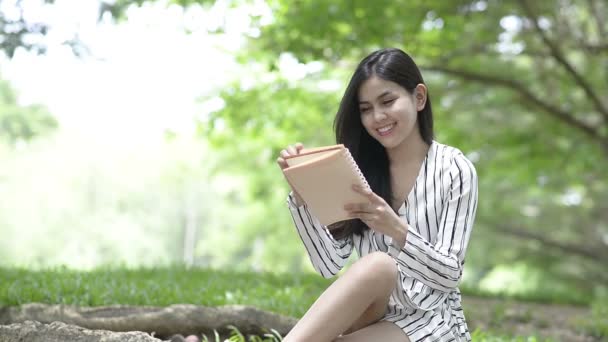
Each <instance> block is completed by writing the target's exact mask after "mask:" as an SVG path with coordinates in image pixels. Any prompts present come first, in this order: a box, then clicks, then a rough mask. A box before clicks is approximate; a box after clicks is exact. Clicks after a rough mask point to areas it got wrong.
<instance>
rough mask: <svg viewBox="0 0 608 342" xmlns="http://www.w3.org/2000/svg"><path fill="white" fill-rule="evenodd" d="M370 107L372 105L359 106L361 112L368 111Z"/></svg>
mask: <svg viewBox="0 0 608 342" xmlns="http://www.w3.org/2000/svg"><path fill="white" fill-rule="evenodd" d="M370 108H371V107H359V111H360V112H361V114H363V113H367V111H369V110H370Z"/></svg>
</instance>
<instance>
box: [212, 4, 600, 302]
mask: <svg viewBox="0 0 608 342" xmlns="http://www.w3.org/2000/svg"><path fill="white" fill-rule="evenodd" d="M593 3H594V5H590V4H591V2H585V1H573V2H571V3H569V4H568V5H566V4H564V3H563V2H560V1H546V2H542V4H541V3H538V2H535V3H534V4H532V2H530V1H519V2H515V1H485V2H478V1H452V2H445V1H431V2H428V1H426V2H424V3H422V2H418V1H381V2H369V1H354V2H353V1H329V0H318V1H299V2H296V3H294V2H290V1H281V0H274V1H269V2H268V5H269V6H270V8H271V9H272V13H273V19H272V22H271V23H270V24H267V25H266V24H260V23H258V24H257V25H258V27H259V29H260V32H261V34H260V35H259V37H253V38H251V39H250V41H249V45H248V46H247V49H243V50H242V51H243V54H242V56H240V60H241V61H242V63H244V64H245V65H248V66H250V69H251V70H257V74H256V75H255V76H254V77H256V76H257V77H256V78H254V79H256V80H257V81H256V82H250V81H249V82H243V83H242V84H241V86H238V85H237V86H234V87H232V88H230V89H229V90H227V91H225V92H223V93H222V94H220V96H221V97H222V99H223V100H224V102H225V107H224V108H223V109H221V110H219V111H217V112H216V113H213V114H212V116H211V117H210V120H209V121H207V122H204V123H203V126H204V127H206V128H207V129H203V130H201V133H202V136H203V137H204V138H205V139H209V140H210V141H213V142H214V145H213V147H214V148H215V149H216V150H217V151H221V153H223V154H226V155H228V156H237V158H235V160H233V161H232V162H231V163H230V165H231V166H230V169H235V168H236V169H240V170H241V172H242V174H244V175H246V177H247V178H246V179H247V184H248V190H246V191H247V192H248V193H249V196H247V197H246V203H247V204H246V206H250V207H255V208H257V209H256V210H261V212H260V213H259V217H263V218H264V219H263V220H260V221H259V226H257V225H256V220H251V221H248V223H247V227H243V228H242V229H241V228H239V229H238V231H240V232H243V231H251V232H253V231H256V232H264V233H262V236H264V239H273V238H274V237H278V236H281V237H282V238H285V239H286V238H287V236H286V235H283V234H285V231H286V230H285V228H284V226H285V225H289V222H288V221H287V220H284V219H281V218H277V215H275V214H274V213H276V212H277V211H278V210H284V209H281V208H284V207H282V205H283V199H282V197H283V196H284V195H283V196H278V195H276V192H279V193H285V191H286V186H285V184H284V182H283V181H282V179H280V178H281V177H280V176H279V174H278V172H276V169H275V171H272V168H274V159H275V158H276V156H277V154H278V150H279V149H280V148H281V147H283V146H285V145H286V144H288V143H292V142H295V141H303V142H304V143H306V144H308V145H309V146H310V145H321V144H326V143H330V142H331V141H332V139H331V136H332V132H331V119H332V117H333V114H334V113H335V112H336V110H337V106H338V102H339V98H340V94H341V92H342V90H343V89H344V88H345V85H346V81H347V79H348V76H349V73H350V72H352V70H353V69H354V66H355V65H356V63H357V61H358V60H359V59H360V58H361V57H363V56H364V55H365V54H367V53H368V52H369V51H371V50H373V49H375V48H378V47H385V46H398V47H403V48H404V49H405V50H406V51H407V52H409V53H410V54H411V55H412V56H413V57H414V59H415V60H416V61H417V63H418V64H419V65H420V66H421V67H422V69H423V72H424V75H425V79H426V81H427V83H428V84H429V88H430V94H431V99H432V101H433V107H434V112H435V113H434V114H435V118H436V119H435V121H436V136H437V140H438V141H439V142H443V143H447V144H450V145H454V146H457V147H459V148H460V149H461V150H462V151H463V152H465V153H466V154H467V155H469V156H470V157H471V159H472V160H473V161H474V162H475V165H476V168H477V170H478V174H479V179H480V192H479V193H480V204H479V209H478V214H477V220H476V227H475V231H474V232H473V238H472V240H471V244H470V248H469V250H468V254H467V265H468V266H467V267H468V268H467V272H471V273H472V274H473V275H472V276H471V277H469V280H468V281H469V282H471V283H474V284H479V283H481V281H482V280H483V279H484V278H485V277H486V276H488V275H489V274H490V272H491V271H492V269H493V268H495V267H496V266H497V265H507V267H510V266H512V265H518V264H522V263H523V264H526V265H527V267H528V269H529V270H528V271H527V272H528V273H529V274H537V273H542V275H541V276H535V277H533V278H531V279H536V280H537V281H536V286H538V287H542V288H544V287H545V284H546V282H543V280H546V279H550V280H551V282H552V284H558V285H556V287H558V288H556V289H555V290H554V289H552V290H550V291H549V292H551V293H558V292H560V293H561V292H564V288H571V287H574V286H576V287H585V288H586V289H587V290H588V292H587V293H590V292H592V291H593V288H594V287H595V286H596V285H597V284H599V283H608V278H607V277H606V276H605V274H603V273H602V272H598V270H599V269H601V268H602V265H604V264H605V263H606V260H608V254H606V250H607V249H606V248H605V243H604V242H603V241H604V238H603V237H604V236H605V235H606V234H608V226H606V224H605V222H606V216H605V213H606V207H605V205H604V204H603V203H606V202H607V201H608V198H607V197H606V196H607V194H608V191H606V190H608V179H607V178H606V173H605V170H606V169H607V168H608V158H606V157H607V156H608V119H607V118H608V109H606V107H605V104H602V103H599V102H598V101H595V99H596V98H598V97H599V96H600V95H599V94H601V89H603V88H605V79H606V70H608V69H606V67H605V66H606V65H605V60H606V51H607V50H605V49H585V48H584V46H587V45H590V44H591V45H596V43H597V42H600V41H603V39H605V38H603V37H601V32H603V31H606V30H608V28H607V27H606V22H604V21H602V20H600V19H601V18H602V15H598V16H595V15H594V13H596V12H599V13H606V12H607V11H608V9H607V8H606V6H605V5H603V4H600V3H599V2H593ZM528 4H529V6H528ZM592 6H596V8H592ZM565 7H568V9H567V10H565ZM566 13H577V15H576V16H570V15H568V14H566ZM538 18H542V19H538ZM598 18H599V19H598ZM537 19H538V20H537ZM543 20H544V22H543ZM534 22H539V23H540V24H539V25H541V26H539V27H540V29H537V28H536V27H535V26H534V25H533V23H534ZM589 22H593V23H594V24H593V25H589V24H588V23H589ZM565 23H567V24H568V25H567V27H569V28H570V29H569V30H564V29H563V27H566V26H565ZM543 25H544V26H543ZM286 57H288V58H290V59H293V60H294V61H295V62H293V63H292V64H294V65H292V69H297V70H299V69H304V70H308V69H307V67H308V66H311V65H320V66H321V67H320V68H318V69H317V71H315V72H307V73H304V74H303V75H300V76H299V77H291V78H289V77H287V76H285V75H288V74H289V70H286V69H287V68H285V67H284V61H285V59H286ZM260 68H262V70H265V72H260V71H259V70H260ZM264 68H265V69H264ZM281 75H283V76H281ZM327 80H331V81H334V82H336V83H338V84H341V86H339V87H335V88H333V89H332V90H330V91H329V92H323V91H318V89H319V86H320V85H321V84H322V82H324V81H327ZM252 83H253V86H251V84H252ZM244 84H246V85H248V86H244ZM294 113H296V114H295V115H294ZM235 137H238V142H237V141H235ZM244 155H251V156H255V158H242V157H243V156H244ZM264 165H267V166H264ZM225 171H226V168H224V169H222V170H218V172H225ZM267 218H270V222H268V221H267V220H266V219H267ZM273 227H274V228H273ZM246 235H247V234H246ZM252 235H254V234H253V233H251V234H248V236H252ZM258 236H259V235H258ZM265 241H267V240H265ZM292 241H293V240H292ZM295 248H296V247H292V248H290V250H296V249H295ZM271 255H272V252H269V253H268V254H265V256H266V257H270V256H271ZM277 255H278V254H277ZM289 260H292V259H291V258H289ZM465 273H466V272H465ZM590 277H591V278H593V279H595V280H596V282H597V283H591V284H590V283H589V282H588V279H589V278H590ZM516 280H517V279H516V278H510V279H507V281H504V282H503V283H502V288H498V289H496V291H512V289H511V288H510V284H512V283H513V282H514V281H516ZM526 281H528V279H527V278H526ZM552 286H553V285H552Z"/></svg>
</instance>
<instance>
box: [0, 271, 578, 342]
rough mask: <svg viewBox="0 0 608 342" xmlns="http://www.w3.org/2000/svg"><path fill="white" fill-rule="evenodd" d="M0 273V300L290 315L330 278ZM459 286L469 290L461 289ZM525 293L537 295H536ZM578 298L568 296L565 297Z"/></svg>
mask: <svg viewBox="0 0 608 342" xmlns="http://www.w3.org/2000/svg"><path fill="white" fill-rule="evenodd" d="M0 279H2V281H0V306H14V305H20V304H24V303H32V302H38V303H47V304H69V305H78V306H101V305H111V304H125V305H149V306H167V305H171V304H178V303H187V304H195V305H205V306H219V305H226V304H243V305H252V306H255V307H258V308H260V309H265V310H268V311H273V312H277V313H280V314H284V315H289V316H294V317H300V316H301V315H303V314H304V312H305V311H306V309H307V308H308V307H309V306H310V305H311V304H312V303H313V301H314V300H315V299H316V298H317V297H318V296H319V294H320V293H321V292H322V291H323V290H324V289H325V288H326V287H327V286H328V285H329V284H330V283H331V280H326V279H323V278H321V277H319V276H317V275H314V274H296V275H292V274H289V275H277V274H267V273H252V272H234V271H219V270H208V269H186V268H183V267H170V268H169V267H167V268H154V269H125V268H100V269H96V270H93V271H89V272H84V271H74V270H69V269H66V268H55V269H47V270H37V271H33V270H26V269H16V268H0ZM464 292H465V293H467V292H470V290H466V289H464ZM469 294H474V295H480V294H479V293H469ZM481 295H484V294H481ZM531 299H534V300H536V301H538V300H542V299H543V298H542V296H538V295H537V296H532V297H531ZM582 300H583V299H581V298H571V299H570V300H569V301H571V302H580V301H582ZM473 336H474V341H522V342H523V341H526V342H533V341H534V342H536V341H541V340H539V339H536V338H534V337H504V336H497V335H493V334H491V333H489V332H481V331H476V332H474V334H473Z"/></svg>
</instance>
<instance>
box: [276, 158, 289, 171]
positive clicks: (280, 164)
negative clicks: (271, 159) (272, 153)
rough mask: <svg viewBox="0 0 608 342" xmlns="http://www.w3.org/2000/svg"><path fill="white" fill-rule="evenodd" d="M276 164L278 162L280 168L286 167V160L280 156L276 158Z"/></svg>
mask: <svg viewBox="0 0 608 342" xmlns="http://www.w3.org/2000/svg"><path fill="white" fill-rule="evenodd" d="M277 164H279V166H280V167H281V168H285V167H287V162H286V161H285V159H283V158H282V157H279V158H277Z"/></svg>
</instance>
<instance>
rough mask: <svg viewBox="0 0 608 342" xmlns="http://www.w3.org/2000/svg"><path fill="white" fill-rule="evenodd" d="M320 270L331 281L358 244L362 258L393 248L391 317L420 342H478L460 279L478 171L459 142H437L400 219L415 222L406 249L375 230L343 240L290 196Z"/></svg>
mask: <svg viewBox="0 0 608 342" xmlns="http://www.w3.org/2000/svg"><path fill="white" fill-rule="evenodd" d="M287 203H288V206H289V210H290V212H291V215H292V217H293V221H294V224H295V227H296V230H297V232H298V234H299V236H300V238H301V239H302V242H303V243H304V246H305V248H306V251H307V252H308V255H309V257H310V260H311V262H312V265H313V267H314V268H315V270H316V271H317V272H318V273H320V274H321V275H322V276H323V277H325V278H330V277H332V276H334V275H335V274H336V273H338V271H340V269H342V267H343V266H344V265H345V263H346V261H347V259H348V257H349V256H350V254H351V252H352V250H353V247H354V249H355V250H356V251H357V254H358V255H359V256H360V257H362V256H365V255H367V254H369V253H372V252H376V251H382V252H385V253H388V254H389V255H390V256H391V257H393V259H394V260H395V262H396V264H397V268H398V270H399V272H398V274H399V276H398V279H397V286H396V288H395V290H394V291H393V293H392V294H391V296H390V299H389V303H388V308H387V311H386V314H385V316H384V317H383V320H386V321H390V322H393V323H395V324H396V325H397V326H399V327H400V328H401V329H403V331H404V332H405V334H406V335H407V336H408V337H409V339H410V341H412V342H421V341H441V342H447V341H470V340H471V336H470V334H469V331H468V329H467V324H466V322H465V318H464V313H463V311H462V305H461V295H460V291H459V290H458V283H459V281H460V279H461V276H462V270H463V265H464V261H465V252H466V248H467V244H468V242H469V237H470V235H471V230H472V228H473V221H474V219H475V211H476V208H477V174H476V171H475V168H474V166H473V164H472V163H471V162H470V161H469V160H468V159H467V158H466V157H465V156H464V155H463V154H462V152H460V151H459V150H458V149H456V148H454V147H450V146H447V145H443V144H440V143H438V142H436V141H433V142H432V144H431V146H430V148H429V150H428V152H427V155H426V157H425V159H424V162H423V163H422V165H421V168H420V171H419V173H418V176H417V178H416V183H415V184H414V187H413V188H412V190H411V192H410V193H409V194H408V196H407V199H406V201H405V203H403V204H402V205H401V207H400V208H399V210H398V214H399V217H401V218H402V219H403V220H405V221H406V222H407V223H408V225H409V231H408V234H407V239H406V243H405V246H404V247H403V248H399V247H398V246H397V247H395V246H394V245H393V244H392V238H391V237H390V236H386V235H383V234H380V233H377V232H375V231H373V230H371V229H367V230H365V232H364V233H363V234H362V235H356V234H354V235H352V236H350V237H347V238H344V239H340V240H335V239H334V238H333V237H332V236H331V234H330V233H329V232H328V230H327V228H326V227H325V226H323V225H321V224H320V223H319V221H318V220H317V218H315V216H314V215H312V214H311V212H310V211H309V210H308V208H307V206H306V205H302V206H300V207H298V206H296V204H295V202H294V199H293V197H292V194H290V195H289V197H288V199H287Z"/></svg>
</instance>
